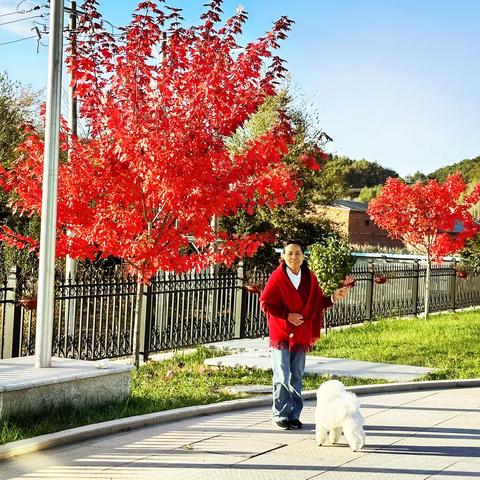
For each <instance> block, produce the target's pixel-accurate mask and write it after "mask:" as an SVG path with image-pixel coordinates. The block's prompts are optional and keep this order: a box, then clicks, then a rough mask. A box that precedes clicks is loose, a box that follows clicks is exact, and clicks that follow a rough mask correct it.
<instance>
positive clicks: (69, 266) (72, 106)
mask: <svg viewBox="0 0 480 480" xmlns="http://www.w3.org/2000/svg"><path fill="white" fill-rule="evenodd" d="M76 28H77V2H75V1H72V2H70V30H71V31H72V32H73V31H74V30H75V29H76ZM71 39H72V40H71V44H70V47H71V55H72V58H73V60H74V61H75V49H76V42H75V34H74V33H73V34H72V37H71ZM71 80H72V79H70V86H69V89H68V98H69V105H68V126H69V128H70V134H71V135H74V136H77V99H76V98H75V85H74V84H73V82H72V81H71ZM70 153H71V141H70V142H69V150H68V156H69V157H70ZM67 235H69V236H70V235H71V232H70V231H67ZM76 267H77V265H76V262H75V260H74V259H73V258H72V257H71V256H70V255H67V256H66V258H65V282H66V284H67V285H69V286H73V285H75V273H76ZM68 292H69V293H68V296H69V297H71V296H72V294H73V289H71V288H70V289H69V290H68ZM65 326H66V329H67V335H73V333H74V330H75V299H74V298H69V299H67V301H66V305H65Z"/></svg>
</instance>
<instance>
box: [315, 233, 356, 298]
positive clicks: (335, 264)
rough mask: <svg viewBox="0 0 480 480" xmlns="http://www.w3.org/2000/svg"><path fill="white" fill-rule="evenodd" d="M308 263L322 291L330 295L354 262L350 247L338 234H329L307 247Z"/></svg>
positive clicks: (339, 284)
mask: <svg viewBox="0 0 480 480" xmlns="http://www.w3.org/2000/svg"><path fill="white" fill-rule="evenodd" d="M309 250H310V257H309V261H308V263H309V265H310V268H311V269H312V270H313V272H314V273H315V275H316V276H317V278H318V281H319V282H320V286H321V287H322V290H323V292H324V293H325V294H326V295H331V294H332V293H333V292H334V290H335V289H337V288H338V287H339V286H341V284H342V280H343V279H344V278H345V276H346V275H347V274H348V273H350V271H351V270H352V267H353V265H354V263H355V259H354V258H353V256H352V249H351V247H350V245H349V244H348V242H347V241H346V240H345V239H344V238H342V237H341V236H340V235H335V234H333V235H329V236H328V237H326V238H325V239H324V240H323V241H322V242H318V243H315V244H313V245H311V246H310V247H309Z"/></svg>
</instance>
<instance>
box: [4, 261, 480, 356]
mask: <svg viewBox="0 0 480 480" xmlns="http://www.w3.org/2000/svg"><path fill="white" fill-rule="evenodd" d="M352 273H353V275H354V277H355V279H356V284H355V287H354V288H352V289H351V290H350V293H349V295H348V297H347V298H346V299H344V300H342V301H340V302H337V303H336V304H335V305H334V306H333V307H332V308H330V309H328V310H327V311H326V313H325V323H326V326H327V327H328V328H330V327H334V326H341V325H349V324H355V323H361V322H363V321H365V320H373V319H376V318H380V317H392V316H403V315H416V314H419V313H421V312H422V311H423V304H424V283H425V267H424V266H422V265H419V264H418V263H396V264H389V263H384V264H360V265H357V266H355V267H354V270H353V272H352ZM245 277H246V275H245V272H244V270H243V266H242V265H240V266H239V267H238V268H236V269H232V270H225V269H217V268H212V269H210V270H206V271H203V272H199V273H190V274H183V275H176V274H172V273H164V272H161V273H159V274H158V275H157V276H155V277H154V278H153V279H152V282H151V283H150V285H149V286H148V287H147V288H146V289H145V291H144V301H143V302H142V304H143V311H142V312H141V315H140V324H139V329H140V331H141V339H142V341H141V345H140V350H141V352H142V353H143V355H144V357H145V358H147V357H148V355H149V353H151V352H158V351H162V350H167V349H172V348H180V347H187V346H192V345H198V344H202V343H207V342H208V343H210V342H215V341H222V340H230V339H234V338H256V337H262V336H265V335H268V331H267V325H266V320H265V317H264V316H263V314H262V312H261V311H260V307H259V304H258V293H255V292H258V285H262V284H264V283H265V281H266V279H267V277H268V274H267V273H266V272H249V274H248V279H249V285H245V280H244V278H245ZM16 278H17V272H16V270H12V272H11V274H10V276H9V277H8V279H6V280H5V281H4V282H2V283H1V284H0V329H1V331H0V333H1V335H0V354H1V357H2V358H9V357H11V356H23V355H31V354H33V353H34V343H35V342H34V339H35V323H36V310H35V299H29V298H28V294H27V293H26V292H25V290H24V289H23V290H22V288H21V284H17V283H18V282H16ZM136 292H137V285H136V282H135V279H134V278H132V277H130V276H126V275H124V274H123V273H122V271H121V270H114V269H112V270H106V269H101V270H96V271H90V270H85V271H83V272H79V273H77V275H76V277H75V281H74V282H73V281H71V280H70V279H65V277H64V276H63V275H57V278H56V281H55V319H54V329H53V330H54V334H53V341H52V354H53V355H56V356H63V357H71V358H82V359H99V358H105V357H119V356H124V355H130V354H131V353H132V345H133V338H132V337H133V332H134V321H135V307H136V304H137V296H136V295H137V293H136ZM26 295H27V297H26ZM429 305H430V311H432V312H434V311H442V310H454V309H457V308H465V307H472V306H478V305H480V277H479V276H473V275H470V276H467V277H466V278H459V277H458V272H457V269H456V268H455V265H442V266H433V268H432V278H431V292H430V303H429Z"/></svg>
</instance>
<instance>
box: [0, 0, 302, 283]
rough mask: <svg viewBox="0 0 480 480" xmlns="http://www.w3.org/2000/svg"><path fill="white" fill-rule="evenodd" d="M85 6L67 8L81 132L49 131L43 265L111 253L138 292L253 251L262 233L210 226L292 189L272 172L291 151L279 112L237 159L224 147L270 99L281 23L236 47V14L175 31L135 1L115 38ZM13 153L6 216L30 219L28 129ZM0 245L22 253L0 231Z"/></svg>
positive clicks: (37, 175) (176, 23) (282, 171)
mask: <svg viewBox="0 0 480 480" xmlns="http://www.w3.org/2000/svg"><path fill="white" fill-rule="evenodd" d="M96 3H97V2H96V1H95V0H86V1H85V2H84V3H83V5H82V6H81V10H82V11H83V12H85V13H84V14H82V15H81V17H80V19H79V22H78V29H77V30H76V31H75V32H73V33H72V35H75V36H76V42H75V43H76V49H75V55H70V56H69V57H68V59H67V64H68V67H69V70H70V72H71V75H72V81H73V83H74V86H75V92H76V93H75V94H76V97H77V99H78V101H79V105H80V117H81V119H82V122H83V124H84V125H85V127H86V128H87V130H88V135H87V136H86V137H85V138H77V137H73V138H71V135H70V132H69V131H68V128H67V127H66V125H62V132H61V142H60V143H61V145H60V148H61V151H62V152H63V153H64V155H63V154H62V158H68V159H66V160H61V162H60V165H59V175H58V180H59V181H58V207H57V252H56V253H57V256H59V257H62V256H65V255H66V254H70V255H71V256H72V257H73V258H90V259H91V258H95V257H98V256H101V257H107V256H110V255H112V256H115V257H119V258H122V259H124V260H125V262H126V263H127V265H128V268H129V269H130V271H131V272H132V273H134V274H135V275H137V277H138V279H139V280H140V281H141V282H148V280H149V279H150V278H151V277H152V276H153V275H154V274H155V273H156V272H157V271H158V270H159V269H162V270H165V271H169V270H170V271H172V270H174V271H186V270H189V269H192V268H197V269H200V268H205V267H206V266H208V265H212V264H218V263H221V262H224V263H226V264H231V263H232V262H233V261H234V260H235V259H236V258H239V257H243V256H245V255H251V254H253V253H254V252H255V251H256V249H257V248H258V247H259V246H260V245H261V244H262V243H263V242H264V241H265V240H266V238H267V237H265V236H261V235H256V234H253V235H245V236H241V237H240V236H235V235H233V234H231V233H230V232H228V231H218V229H215V228H212V226H211V225H212V218H219V217H228V216H231V215H234V214H235V213H237V212H238V211H239V210H245V211H247V212H250V213H253V212H254V211H255V209H257V208H258V207H260V206H265V205H266V206H268V207H270V208H272V209H273V208H275V207H277V206H279V205H283V204H285V202H287V201H291V200H293V199H294V197H295V195H296V192H297V191H298V188H299V184H298V181H297V180H296V178H295V175H294V174H293V173H292V172H291V171H289V169H288V168H287V167H286V166H285V164H284V163H283V162H282V158H283V156H284V154H285V153H286V152H287V149H288V146H289V144H290V143H291V141H292V139H291V132H290V128H289V122H288V118H287V117H286V115H283V114H280V115H279V117H278V121H277V123H276V124H275V125H274V126H273V128H271V129H270V130H269V131H267V132H266V133H265V134H264V135H262V136H261V137H259V138H257V139H255V140H253V141H251V142H249V143H248V144H247V145H246V146H245V147H244V148H243V149H242V150H241V151H240V152H237V153H235V154H231V153H230V152H229V150H228V148H227V146H226V139H228V137H230V136H231V135H232V134H233V133H234V132H235V131H236V130H237V129H238V128H239V127H241V126H242V125H243V124H244V122H245V121H246V120H247V118H248V117H249V116H250V115H251V114H252V113H253V112H255V111H256V110H257V109H258V108H259V106H260V105H261V104H262V102H264V101H265V99H266V98H267V97H268V96H271V95H274V94H275V87H276V84H277V83H278V81H279V80H280V79H281V78H282V77H283V76H284V73H285V69H284V66H283V63H282V60H281V59H280V58H278V57H276V56H273V55H272V52H273V51H274V50H275V49H277V48H278V47H279V43H278V42H279V40H281V39H284V38H285V37H286V32H287V31H288V30H289V28H290V26H291V24H292V21H291V20H289V19H288V18H286V17H281V18H280V19H279V20H278V21H277V22H275V23H274V25H273V28H272V29H271V31H269V32H267V33H266V34H265V35H264V36H263V37H261V38H260V39H258V40H256V41H254V42H251V43H248V44H247V45H245V46H244V47H241V46H240V45H239V44H238V43H237V40H236V38H237V37H238V36H239V35H240V34H241V33H242V27H243V24H244V23H245V21H246V19H247V15H246V12H244V11H243V10H242V9H241V8H238V9H237V12H236V14H235V15H234V16H232V17H231V18H229V19H228V20H227V21H226V22H225V23H224V24H221V23H220V20H221V13H222V11H221V3H222V2H221V0H213V1H211V2H210V3H209V4H208V9H207V10H206V11H205V13H204V14H203V15H202V17H201V19H202V21H203V23H202V24H201V25H199V26H197V27H191V28H185V27H183V26H182V23H181V20H182V18H181V11H180V9H178V8H174V7H170V6H166V5H163V2H162V1H160V0H159V1H144V2H141V3H140V4H139V5H138V7H137V9H136V10H135V12H134V14H133V17H132V21H131V23H130V24H129V25H128V26H126V27H125V28H123V29H122V33H121V35H120V36H119V37H116V36H114V35H112V34H111V33H109V32H108V29H107V26H105V27H104V23H103V21H102V18H101V15H100V13H99V12H98V11H97V8H96ZM108 28H109V27H108ZM21 148H22V152H23V155H22V158H21V159H20V160H19V161H18V162H17V163H16V164H15V165H14V167H13V168H12V169H11V170H10V171H8V172H3V174H2V175H3V178H2V182H1V185H3V186H4V188H5V189H7V190H9V191H11V193H12V194H13V195H14V198H15V200H14V202H13V208H14V209H15V210H17V211H18V212H20V213H21V214H23V215H32V214H40V211H41V197H42V195H41V190H42V176H43V151H44V143H43V140H42V138H41V136H40V135H39V134H38V132H36V131H35V130H33V129H32V130H31V131H30V134H29V136H28V139H27V140H26V142H25V143H24V144H23V145H22V147H21ZM67 151H68V152H69V154H68V157H67ZM67 232H68V234H67ZM3 239H4V240H6V241H8V242H10V243H12V244H15V245H16V246H29V247H33V248H34V247H35V240H34V239H29V238H26V237H21V236H19V235H16V234H15V233H14V232H12V231H11V230H9V229H8V228H7V227H4V231H3ZM212 245H217V247H216V248H212Z"/></svg>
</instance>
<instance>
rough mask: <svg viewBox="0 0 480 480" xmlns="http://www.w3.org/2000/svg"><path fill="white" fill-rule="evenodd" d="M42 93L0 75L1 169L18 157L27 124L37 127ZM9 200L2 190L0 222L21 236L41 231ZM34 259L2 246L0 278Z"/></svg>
mask: <svg viewBox="0 0 480 480" xmlns="http://www.w3.org/2000/svg"><path fill="white" fill-rule="evenodd" d="M40 95H41V92H39V91H34V90H33V89H32V88H30V87H28V86H25V85H22V84H21V83H19V82H12V81H11V80H9V78H8V76H7V75H6V74H5V73H1V72H0V165H1V166H2V167H3V168H5V169H8V168H10V167H11V165H12V164H13V162H14V161H15V159H16V158H17V157H18V155H19V152H18V150H17V148H18V146H19V145H20V143H22V141H23V140H24V136H25V133H24V128H23V126H24V124H26V123H37V122H38V120H37V119H36V118H35V116H34V113H33V112H34V111H35V109H37V110H38V106H39V102H40ZM9 200H10V197H9V195H8V194H6V193H5V192H4V191H3V190H1V189H0V222H1V223H3V224H6V225H8V226H9V227H10V228H13V229H15V230H16V231H19V232H20V233H22V234H26V235H32V234H34V233H35V232H37V231H38V230H39V219H38V218H37V217H31V218H28V219H25V218H20V217H19V216H18V215H15V214H14V213H13V212H12V211H11V209H10V207H9ZM32 261H33V256H32V254H31V253H29V252H27V251H19V250H17V249H13V248H11V247H8V246H6V245H5V244H4V243H3V242H2V243H1V245H0V275H2V276H5V274H6V272H7V271H8V269H9V268H10V267H11V266H12V265H19V266H20V267H22V268H23V270H25V271H26V270H28V269H29V268H30V267H31V264H32Z"/></svg>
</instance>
